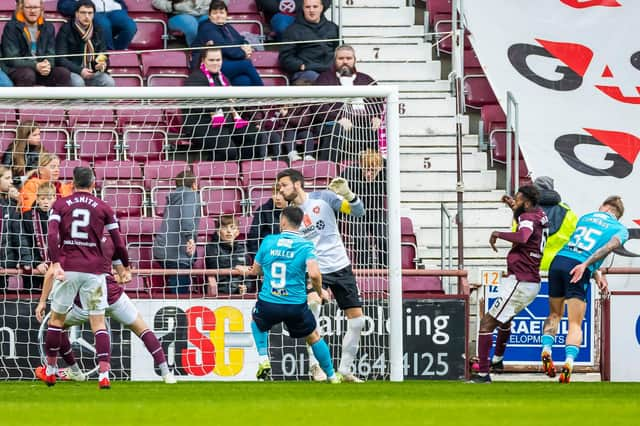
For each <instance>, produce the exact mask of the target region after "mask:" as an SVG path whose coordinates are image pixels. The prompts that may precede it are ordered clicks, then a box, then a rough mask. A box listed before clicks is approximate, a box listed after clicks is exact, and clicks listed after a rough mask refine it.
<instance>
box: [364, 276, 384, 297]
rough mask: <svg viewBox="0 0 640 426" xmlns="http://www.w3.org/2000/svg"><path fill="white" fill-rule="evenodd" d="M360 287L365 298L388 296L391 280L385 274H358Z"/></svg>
mask: <svg viewBox="0 0 640 426" xmlns="http://www.w3.org/2000/svg"><path fill="white" fill-rule="evenodd" d="M356 280H357V283H358V289H359V290H360V295H361V296H362V297H363V298H364V299H372V298H373V299H376V298H386V297H387V296H388V294H389V280H388V278H387V277H384V276H362V275H360V276H357V277H356Z"/></svg>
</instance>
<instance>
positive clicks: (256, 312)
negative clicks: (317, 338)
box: [252, 299, 316, 339]
mask: <svg viewBox="0 0 640 426" xmlns="http://www.w3.org/2000/svg"><path fill="white" fill-rule="evenodd" d="M252 317H253V321H254V322H255V323H256V325H257V326H258V329H259V330H260V331H269V330H271V327H273V326H274V325H277V324H280V323H281V322H283V323H284V324H285V325H286V326H287V330H289V335H290V336H291V337H293V338H295V339H297V338H300V337H307V336H308V335H310V334H311V333H313V331H314V330H315V329H316V319H315V317H314V316H313V313H311V311H310V310H309V306H308V305H307V302H305V303H301V304H299V305H291V304H285V303H270V302H265V301H264V300H260V299H258V301H257V302H256V306H255V307H254V308H253V314H252Z"/></svg>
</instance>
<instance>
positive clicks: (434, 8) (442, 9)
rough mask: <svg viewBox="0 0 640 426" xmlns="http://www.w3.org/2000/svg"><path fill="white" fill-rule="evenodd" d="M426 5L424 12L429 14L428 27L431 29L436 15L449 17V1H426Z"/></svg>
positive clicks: (450, 8)
mask: <svg viewBox="0 0 640 426" xmlns="http://www.w3.org/2000/svg"><path fill="white" fill-rule="evenodd" d="M426 3H427V4H426V10H427V12H429V26H430V27H431V28H433V26H434V25H435V23H436V21H435V17H436V15H441V14H448V15H449V16H451V10H452V7H451V0H428V1H427V2H426Z"/></svg>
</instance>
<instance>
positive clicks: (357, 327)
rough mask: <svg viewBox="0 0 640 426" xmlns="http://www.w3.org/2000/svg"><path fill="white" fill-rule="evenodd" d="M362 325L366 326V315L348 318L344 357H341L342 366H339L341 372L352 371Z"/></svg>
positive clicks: (343, 347) (343, 343) (343, 350)
mask: <svg viewBox="0 0 640 426" xmlns="http://www.w3.org/2000/svg"><path fill="white" fill-rule="evenodd" d="M362 327H364V317H362V316H360V317H358V318H351V319H348V320H347V333H346V334H345V335H344V339H342V357H340V366H339V367H338V372H340V373H341V374H349V372H350V371H351V364H353V360H354V359H356V355H357V354H358V347H359V345H360V333H361V332H362Z"/></svg>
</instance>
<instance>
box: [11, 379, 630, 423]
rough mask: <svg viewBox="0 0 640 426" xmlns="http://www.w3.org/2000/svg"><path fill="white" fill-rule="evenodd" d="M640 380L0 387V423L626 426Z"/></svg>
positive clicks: (37, 384)
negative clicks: (607, 381)
mask: <svg viewBox="0 0 640 426" xmlns="http://www.w3.org/2000/svg"><path fill="white" fill-rule="evenodd" d="M639 394H640V384H617V383H571V384H569V385H560V384H558V383H556V382H549V383H518V382H515V383H514V382H499V383H498V382H496V383H493V384H490V385H486V384H467V383H461V382H405V383H388V382H387V383H385V382H369V383H365V384H359V385H356V384H341V385H328V384H319V383H308V382H307V383H282V382H270V383H211V382H207V383H193V382H191V383H178V384H176V385H172V386H171V385H165V384H163V383H139V382H117V381H116V382H113V383H112V389H110V390H106V391H99V390H98V389H97V383H96V382H95V381H91V382H88V383H58V384H57V385H56V386H55V387H52V388H47V387H46V386H45V385H44V384H43V383H42V382H4V383H0V406H1V407H2V411H1V413H0V425H3V426H10V425H20V426H25V425H40V426H42V425H193V426H195V425H216V426H220V425H231V426H241V425H250V426H254V425H255V426H258V425H301V426H308V425H323V426H332V425H354V426H355V425H366V426H369V425H388V426H392V425H393V426H395V425H473V426H477V425H492V426H495V425H501V424H504V425H516V426H523V425H537V426H539V425H551V424H562V425H563V426H567V425H581V426H584V425H592V424H593V425H633V424H638V416H639V415H640V398H639V396H638V395H639Z"/></svg>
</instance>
